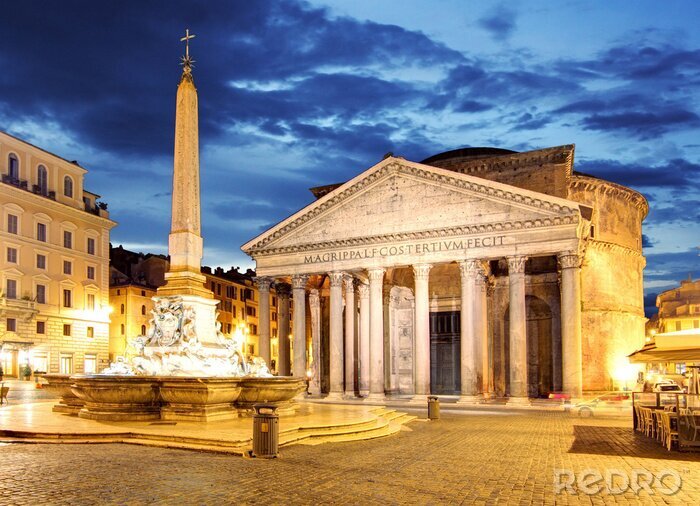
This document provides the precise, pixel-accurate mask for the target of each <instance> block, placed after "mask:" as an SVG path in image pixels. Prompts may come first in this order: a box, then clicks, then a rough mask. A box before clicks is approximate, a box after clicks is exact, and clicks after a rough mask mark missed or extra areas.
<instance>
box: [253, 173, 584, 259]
mask: <svg viewBox="0 0 700 506" xmlns="http://www.w3.org/2000/svg"><path fill="white" fill-rule="evenodd" d="M438 169H439V168H438ZM439 170H440V169H439ZM441 170H444V169H441ZM400 173H403V174H409V175H412V176H414V177H418V178H421V179H424V180H426V181H432V182H437V183H443V184H450V185H452V186H454V187H455V188H461V189H465V190H468V191H471V192H473V193H477V194H481V195H483V196H485V197H488V198H498V199H501V200H506V201H510V202H513V203H516V204H519V205H523V206H528V207H532V208H536V209H539V210H544V211H547V212H553V213H556V212H562V211H569V212H570V213H571V218H572V221H575V219H576V214H577V213H578V212H579V210H578V206H573V205H572V206H564V205H561V204H558V203H555V202H550V201H548V200H545V199H540V198H537V197H535V196H531V195H523V194H522V193H519V192H518V191H517V190H518V189H517V188H515V187H513V190H506V189H504V188H498V187H494V186H492V185H489V184H487V181H486V180H484V182H483V183H482V182H480V181H479V182H477V181H465V180H464V179H462V178H460V177H454V176H451V175H450V174H449V173H436V172H433V171H432V170H426V169H421V168H418V167H414V166H411V165H402V164H400V163H399V162H393V163H390V164H387V165H385V166H384V167H381V168H380V169H378V170H376V171H375V172H372V173H371V174H368V175H367V177H364V178H362V179H360V180H359V181H357V182H356V183H354V184H353V185H351V186H349V187H348V188H346V189H345V190H343V191H341V192H339V193H337V194H335V195H332V194H328V195H326V196H325V197H323V198H322V199H320V200H318V201H317V202H316V203H315V204H312V207H311V209H309V210H308V211H307V212H305V213H303V214H302V215H300V216H299V217H298V218H296V219H294V220H292V221H290V222H289V223H287V224H286V225H285V226H283V227H281V228H280V229H278V230H276V231H275V232H273V233H271V234H270V235H268V236H265V237H264V238H262V239H261V240H260V241H258V242H256V243H255V244H253V245H251V246H250V247H249V248H248V249H247V250H246V253H249V254H255V253H258V252H260V251H261V250H263V249H264V248H265V246H266V245H268V244H270V243H272V242H274V241H276V240H277V239H280V238H281V237H283V236H284V235H286V234H287V233H289V232H291V231H293V230H294V229H297V228H299V227H301V226H302V225H304V224H306V223H307V222H309V221H310V220H312V219H314V218H316V217H317V216H320V215H321V214H323V213H324V212H326V211H328V210H330V209H331V208H333V207H334V206H335V205H336V204H338V203H339V202H341V201H343V200H345V199H347V198H349V197H351V196H353V195H354V194H356V193H358V192H359V191H361V190H363V189H365V188H366V187H368V186H370V185H372V184H373V183H375V182H376V181H378V180H380V179H382V178H384V177H386V176H387V175H390V174H400ZM499 186H501V185H499ZM503 186H504V185H503ZM563 219H565V217H561V218H560V217H554V218H542V219H541V220H534V221H551V225H558V224H560V223H556V220H563ZM522 223H523V225H521V226H520V227H517V226H515V228H532V227H531V226H527V225H524V224H525V223H527V222H522ZM482 227H483V228H485V230H478V231H477V232H491V231H499V230H507V229H506V228H502V229H499V228H497V225H496V224H493V225H477V226H474V227H472V228H482ZM489 227H492V228H489ZM459 228H461V229H464V228H470V227H459ZM467 233H476V232H467ZM411 234H412V233H407V234H399V235H411ZM418 234H420V233H418ZM452 235H455V234H452ZM429 237H435V235H433V236H427V237H425V238H429ZM438 237H439V235H438ZM406 238H407V239H413V238H421V237H406ZM350 241H352V239H351V240H350ZM373 242H378V241H373ZM370 243H372V242H370ZM351 244H353V245H356V244H357V243H351ZM295 248H297V247H295ZM280 249H284V248H280Z"/></svg>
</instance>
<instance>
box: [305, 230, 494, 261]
mask: <svg viewBox="0 0 700 506" xmlns="http://www.w3.org/2000/svg"><path fill="white" fill-rule="evenodd" d="M504 237H505V236H503V235H496V236H492V237H475V238H472V239H459V240H450V239H446V240H441V241H434V242H427V243H416V244H400V245H397V246H376V247H371V248H361V249H354V250H344V251H328V252H326V253H317V254H312V255H305V256H304V263H305V264H316V263H322V262H338V261H344V260H363V259H369V258H384V257H393V256H402V255H424V254H427V253H438V252H441V251H460V250H470V249H475V248H490V247H492V246H502V245H503V238H504Z"/></svg>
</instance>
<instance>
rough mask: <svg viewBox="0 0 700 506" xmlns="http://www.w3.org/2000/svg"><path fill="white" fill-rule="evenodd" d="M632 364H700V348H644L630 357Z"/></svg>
mask: <svg viewBox="0 0 700 506" xmlns="http://www.w3.org/2000/svg"><path fill="white" fill-rule="evenodd" d="M628 358H629V360H630V363H632V364H648V363H651V362H700V348H657V347H656V346H651V347H646V346H645V347H644V348H642V349H641V350H638V351H635V352H634V353H632V354H631V355H628Z"/></svg>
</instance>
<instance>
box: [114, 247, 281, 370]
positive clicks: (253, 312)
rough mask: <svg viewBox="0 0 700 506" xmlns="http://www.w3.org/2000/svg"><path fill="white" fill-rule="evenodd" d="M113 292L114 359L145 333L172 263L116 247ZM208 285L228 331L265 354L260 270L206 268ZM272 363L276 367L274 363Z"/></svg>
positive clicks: (252, 351)
mask: <svg viewBox="0 0 700 506" xmlns="http://www.w3.org/2000/svg"><path fill="white" fill-rule="evenodd" d="M111 251H112V253H111V274H110V288H109V297H110V304H111V306H112V315H111V316H112V318H111V325H110V334H109V335H110V346H109V353H110V357H111V359H112V360H114V359H115V357H116V356H119V355H124V354H125V353H127V342H128V341H129V339H133V338H135V337H138V336H141V335H145V334H146V332H147V329H148V325H149V321H150V319H151V310H152V309H153V301H152V298H153V297H155V296H156V294H157V289H158V287H160V286H163V285H164V284H165V273H166V272H168V268H169V262H168V258H167V257H166V256H164V255H153V254H143V253H135V252H132V251H128V250H125V249H123V248H122V247H121V246H119V247H116V248H111ZM201 272H202V275H204V277H205V278H206V282H205V288H207V289H209V290H211V292H212V293H213V294H214V298H215V299H216V300H218V306H217V322H218V323H219V324H220V325H221V332H222V333H223V334H224V335H225V336H232V335H234V334H235V333H241V334H243V335H244V336H245V346H246V349H245V350H244V351H245V353H246V354H248V355H257V354H258V353H259V339H258V334H259V324H258V321H259V311H260V307H259V306H260V304H259V302H260V295H259V292H258V288H257V285H256V283H255V282H254V275H255V273H254V272H252V271H247V272H240V271H239V270H238V269H234V268H231V269H229V270H228V271H224V269H222V268H220V267H217V268H215V269H211V268H210V267H206V266H204V267H202V269H201ZM268 300H269V302H268V307H269V311H270V316H269V318H268V321H270V322H271V324H270V335H271V338H272V352H273V355H272V359H273V360H275V359H276V357H277V353H278V352H277V294H276V292H275V291H274V290H272V291H271V292H270V293H269V294H268ZM271 365H273V366H274V363H272V364H271Z"/></svg>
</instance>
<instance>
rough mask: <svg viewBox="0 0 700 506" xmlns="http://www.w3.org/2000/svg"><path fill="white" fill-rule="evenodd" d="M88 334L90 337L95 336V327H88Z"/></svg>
mask: <svg viewBox="0 0 700 506" xmlns="http://www.w3.org/2000/svg"><path fill="white" fill-rule="evenodd" d="M86 334H87V336H88V337H90V338H93V337H95V327H88V328H87V331H86Z"/></svg>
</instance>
